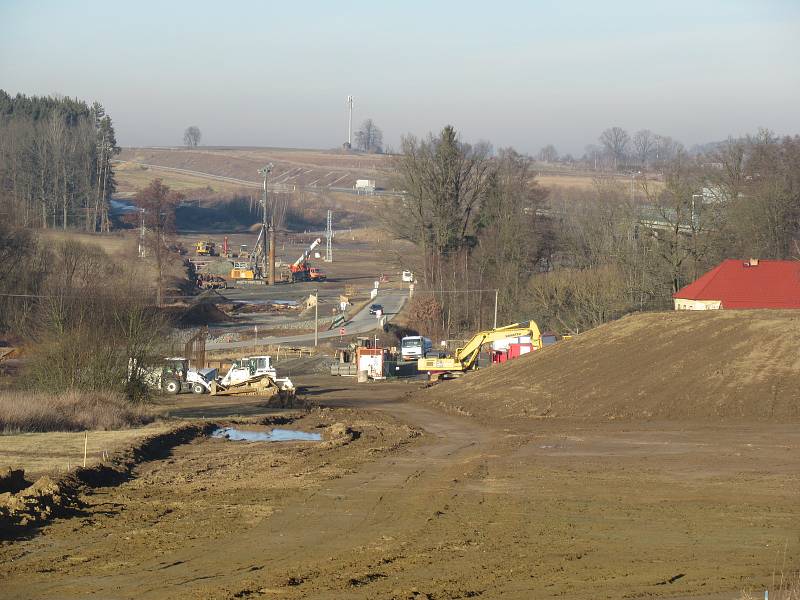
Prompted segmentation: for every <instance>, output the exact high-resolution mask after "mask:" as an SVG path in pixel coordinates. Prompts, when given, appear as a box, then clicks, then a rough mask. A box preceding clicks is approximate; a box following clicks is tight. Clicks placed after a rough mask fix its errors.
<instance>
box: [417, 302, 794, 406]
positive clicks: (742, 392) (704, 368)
mask: <svg viewBox="0 0 800 600" xmlns="http://www.w3.org/2000/svg"><path fill="white" fill-rule="evenodd" d="M799 337H800V312H792V311H710V312H670V313H646V314H637V315H631V316H628V317H625V318H623V319H621V320H619V321H616V322H614V323H609V324H606V325H603V326H601V327H598V328H597V329H593V330H591V331H588V332H586V333H584V334H581V335H580V336H577V337H576V338H574V339H572V340H570V341H566V342H562V343H559V344H557V345H555V346H550V347H548V348H545V349H544V350H542V351H540V352H537V353H534V354H532V355H527V356H524V357H521V358H519V359H516V360H514V361H511V362H509V363H506V364H504V365H501V366H495V367H490V368H487V369H483V370H481V371H478V372H476V373H470V374H468V375H467V376H465V377H464V378H463V379H460V380H457V381H451V382H444V383H441V384H439V385H436V386H434V387H432V388H431V389H429V390H426V391H425V392H423V393H422V394H421V395H420V398H421V399H422V400H427V401H431V402H435V403H437V404H442V405H445V406H447V407H452V408H455V409H460V410H462V411H466V412H468V413H470V414H472V415H474V416H476V417H478V418H482V419H487V420H510V419H519V418H523V419H524V418H538V417H542V416H550V417H578V418H583V417H589V418H596V419H609V418H623V419H642V418H644V419H685V418H720V417H721V418H753V419H764V420H786V419H800V351H798V344H797V340H798V338H799Z"/></svg>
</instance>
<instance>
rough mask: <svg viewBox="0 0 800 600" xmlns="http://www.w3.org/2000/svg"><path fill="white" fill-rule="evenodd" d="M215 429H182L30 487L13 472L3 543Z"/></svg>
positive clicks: (2, 500)
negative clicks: (84, 492)
mask: <svg viewBox="0 0 800 600" xmlns="http://www.w3.org/2000/svg"><path fill="white" fill-rule="evenodd" d="M213 428H214V425H213V424H211V423H202V424H188V425H181V426H179V427H176V428H174V429H171V430H170V431H167V432H165V433H159V434H155V435H151V436H149V437H146V438H144V439H142V440H140V441H138V442H136V443H135V444H133V445H131V446H129V447H128V448H125V449H124V450H120V451H119V452H116V453H114V454H112V455H111V456H110V457H109V459H108V461H107V462H104V463H101V464H98V465H94V466H92V467H78V468H75V469H73V470H72V471H70V472H69V473H67V474H66V475H64V476H63V477H61V478H59V479H57V480H55V481H54V480H53V479H51V478H50V477H47V476H44V477H41V478H39V479H37V480H36V481H35V482H34V483H33V484H32V485H30V486H29V487H24V486H22V485H19V482H20V480H22V481H24V473H23V472H21V471H13V470H9V473H8V475H7V477H6V479H8V480H9V481H10V480H11V479H12V478H13V479H14V480H15V482H14V483H16V485H13V489H12V485H11V483H9V485H8V487H9V490H10V491H8V492H6V493H2V494H0V539H2V538H5V537H13V535H14V534H15V533H19V532H20V529H21V528H24V527H28V526H31V525H35V524H41V523H42V522H44V521H47V520H48V519H50V518H51V517H53V516H55V515H58V514H61V513H63V512H65V511H67V510H69V509H71V508H74V507H76V506H77V505H78V500H77V497H78V493H79V491H80V490H81V489H82V488H84V487H87V486H88V487H98V486H103V485H112V484H117V483H121V482H122V481H124V480H125V479H127V478H128V477H129V476H130V474H131V471H132V470H133V468H134V467H135V466H136V465H137V464H139V463H140V462H143V461H146V460H153V459H155V458H163V457H164V456H165V455H166V454H167V453H168V452H169V451H170V449H172V448H173V447H174V446H177V445H179V444H184V443H186V442H188V441H189V440H191V439H192V438H194V437H196V436H198V435H203V434H206V433H208V432H210V431H211V429H213ZM15 473H16V476H14V474H15ZM23 487H24V489H20V488H23ZM14 492H15V493H14Z"/></svg>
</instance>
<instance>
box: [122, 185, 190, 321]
mask: <svg viewBox="0 0 800 600" xmlns="http://www.w3.org/2000/svg"><path fill="white" fill-rule="evenodd" d="M182 199H183V195H182V194H179V193H177V192H173V191H172V190H171V189H170V188H169V186H166V185H164V184H163V183H162V181H161V179H154V180H153V181H152V182H150V185H148V186H147V187H146V188H144V189H143V190H141V191H140V192H139V193H137V194H136V196H134V198H133V200H134V202H135V203H136V205H137V206H138V207H139V208H141V209H143V210H144V224H145V227H146V228H147V229H148V230H149V231H150V232H151V235H150V240H149V242H150V246H151V248H152V253H153V256H154V257H155V259H156V267H157V269H158V281H157V282H156V284H157V285H156V304H157V305H158V306H161V304H162V301H163V297H164V293H163V292H164V260H165V256H166V253H167V240H168V236H169V235H170V234H172V233H173V232H174V231H175V209H176V208H177V206H178V202H180V201H181V200H182Z"/></svg>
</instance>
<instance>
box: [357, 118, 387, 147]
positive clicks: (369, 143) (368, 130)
mask: <svg viewBox="0 0 800 600" xmlns="http://www.w3.org/2000/svg"><path fill="white" fill-rule="evenodd" d="M356 147H357V148H358V149H359V150H361V151H362V152H370V153H376V154H380V153H381V152H383V132H382V131H381V130H380V128H379V127H378V126H377V125H375V122H374V121H373V120H372V119H365V120H364V122H363V123H362V124H361V129H359V130H358V131H356Z"/></svg>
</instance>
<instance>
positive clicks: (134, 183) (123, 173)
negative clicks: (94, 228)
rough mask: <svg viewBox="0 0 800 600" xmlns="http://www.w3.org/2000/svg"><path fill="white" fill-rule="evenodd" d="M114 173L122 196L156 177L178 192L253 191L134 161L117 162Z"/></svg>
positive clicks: (225, 192)
mask: <svg viewBox="0 0 800 600" xmlns="http://www.w3.org/2000/svg"><path fill="white" fill-rule="evenodd" d="M114 175H115V177H116V180H117V192H118V194H119V195H120V196H126V195H133V194H135V193H136V192H137V191H139V190H141V189H142V188H144V187H146V186H147V185H148V184H149V183H150V182H151V181H153V180H154V179H161V180H163V182H164V183H165V184H166V185H168V186H169V187H170V188H172V189H173V190H175V191H178V192H187V191H189V190H197V189H205V190H209V191H214V192H218V193H223V194H231V195H235V194H238V193H242V192H243V190H244V189H246V190H247V192H248V193H251V192H252V189H248V188H243V186H242V185H239V184H236V183H231V182H226V181H220V180H219V179H214V178H212V177H201V176H196V175H189V174H187V173H177V172H175V171H171V170H167V169H159V168H157V167H146V166H143V165H138V164H135V163H132V162H120V163H117V164H116V165H115V166H114ZM255 185H257V184H254V186H255Z"/></svg>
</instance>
